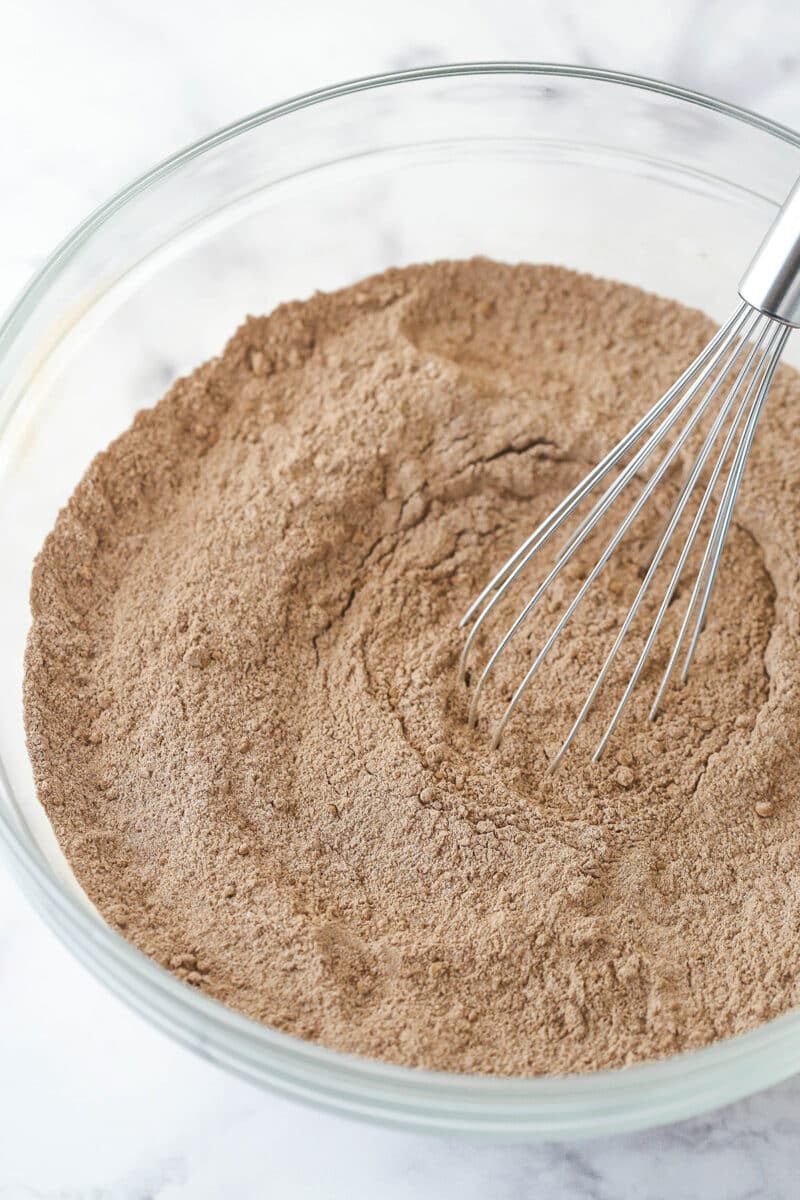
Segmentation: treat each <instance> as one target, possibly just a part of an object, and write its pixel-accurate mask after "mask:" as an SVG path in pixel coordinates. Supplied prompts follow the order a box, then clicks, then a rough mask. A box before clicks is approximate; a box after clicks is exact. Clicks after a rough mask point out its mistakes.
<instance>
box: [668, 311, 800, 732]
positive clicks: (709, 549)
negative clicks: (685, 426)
mask: <svg viewBox="0 0 800 1200" xmlns="http://www.w3.org/2000/svg"><path fill="white" fill-rule="evenodd" d="M788 335H789V330H788V329H784V328H781V327H778V328H777V329H773V332H772V337H771V338H770V341H769V343H768V345H767V347H766V348H765V350H764V353H763V355H762V359H761V362H760V363H759V366H758V368H757V372H756V375H755V376H754V378H753V380H752V381H751V384H750V387H749V388H748V390H747V393H746V394H745V397H744V399H743V402H742V406H744V404H746V403H747V400H748V398H749V396H750V395H752V392H753V389H754V387H755V386H756V384H757V391H756V394H755V398H754V400H753V403H752V407H751V411H750V414H749V416H748V418H747V421H746V424H745V430H744V433H743V435H742V438H741V439H740V443H739V446H738V447H737V450H736V452H735V455H734V460H733V464H732V466H731V469H730V471H729V473H728V477H727V479H726V481H725V486H724V488H723V492H722V497H721V499H720V502H719V505H718V507H717V511H716V513H715V514H714V520H713V523H712V526H711V532H710V533H709V537H708V541H707V542H706V547H705V550H704V552H703V557H702V559H701V562H700V566H699V567H698V570H697V574H696V576H695V580H694V584H693V586H692V591H691V594H690V596H689V600H688V602H687V605H686V609H685V611H684V614H683V618H682V620H681V624H680V627H679V629H678V634H677V636H676V639H675V644H674V646H673V648H672V653H671V654H670V657H669V660H668V662H667V665H666V668H665V670H664V674H663V676H662V679H661V682H660V684H659V687H658V691H657V692H656V695H655V699H654V700H653V703H652V705H651V708H650V713H649V717H650V720H651V721H652V720H654V719H655V717H656V715H657V714H658V710H659V708H660V706H661V701H662V699H663V696H664V693H665V691H666V689H667V686H668V684H669V681H670V678H671V677H672V674H673V672H674V669H675V664H676V662H677V660H678V656H679V655H680V651H681V646H682V645H683V641H684V638H685V636H686V631H687V629H688V628H689V624H690V622H691V619H692V615H693V614H694V613H695V610H697V620H696V623H695V630H694V634H693V636H692V640H691V642H690V646H689V650H688V653H687V655H686V660H685V662H684V667H683V671H682V672H681V680H682V682H684V683H685V682H686V676H687V673H688V669H689V664H690V663H691V660H692V657H693V655H694V650H695V647H696V645H697V639H698V638H699V636H700V631H701V629H702V627H703V621H704V619H705V611H706V607H707V604H708V598H709V597H710V594H711V586H712V585H713V576H712V575H711V574H710V572H709V566H710V564H711V562H712V559H713V562H714V566H713V568H712V570H713V572H714V573H716V566H717V565H718V563H719V557H720V555H721V552H722V546H723V543H724V540H725V535H726V533H727V529H728V525H729V524H730V519H731V515H732V513H733V507H734V504H735V501H736V495H737V493H738V489H739V484H740V483H741V479H742V475H743V474H744V466H745V462H746V460H747V455H748V453H749V449H750V444H751V443H752V439H753V435H754V433H755V429H756V424H757V422H758V417H759V415H760V412H761V408H762V407H763V404H764V401H765V400H766V396H767V392H768V391H769V387H770V384H771V382H772V376H773V375H774V373H775V368H776V367H777V365H778V362H779V360H780V356H781V353H782V351H783V346H784V343H785V342H786V338H787V337H788ZM740 413H741V409H740ZM740 413H737V416H736V418H735V423H734V424H735V425H738V422H739V419H740ZM718 474H719V471H718V470H717V468H716V467H715V471H714V473H712V478H711V479H710V480H709V488H708V489H707V491H710V490H711V488H713V485H714V484H715V483H716V478H717V476H718ZM704 499H705V498H704ZM702 507H703V505H702V504H701V508H702ZM701 515H702V513H701ZM696 520H697V518H696ZM697 523H698V524H699V521H697ZM695 532H696V531H695ZM704 584H705V587H704ZM701 589H703V601H701V603H700V607H699V609H698V608H697V600H698V596H699V595H700V592H701Z"/></svg>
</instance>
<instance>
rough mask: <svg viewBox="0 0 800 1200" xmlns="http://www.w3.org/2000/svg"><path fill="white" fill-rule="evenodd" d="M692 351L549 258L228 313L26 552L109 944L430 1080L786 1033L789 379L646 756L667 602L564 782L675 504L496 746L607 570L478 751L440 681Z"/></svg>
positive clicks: (40, 696) (797, 406)
mask: <svg viewBox="0 0 800 1200" xmlns="http://www.w3.org/2000/svg"><path fill="white" fill-rule="evenodd" d="M711 330H712V327H711V325H710V323H709V322H708V321H707V320H706V319H705V318H704V317H702V316H700V315H699V314H698V313H695V312H690V311H687V310H686V309H684V308H682V307H681V306H679V305H677V304H675V303H672V302H669V301H666V300H661V299H657V298H655V297H653V296H649V295H645V294H643V293H641V292H639V291H637V290H635V289H633V288H630V287H625V286H623V285H621V284H617V283H611V282H607V281H604V280H597V279H591V278H588V277H585V276H580V275H575V274H572V273H571V272H568V271H566V270H561V269H558V268H554V267H532V266H521V267H508V266H501V265H497V264H494V263H491V262H487V261H484V260H476V261H472V262H466V263H438V264H435V265H433V266H423V267H414V268H409V269H407V270H395V271H388V272H386V273H385V274H384V275H382V276H379V277H377V278H374V279H369V280H366V281H365V282H363V283H361V284H359V285H358V286H356V287H353V288H350V289H348V290H346V291H342V292H339V293H336V294H334V295H317V296H315V297H314V298H313V299H311V300H309V301H308V302H307V303H296V304H289V305H285V306H283V307H281V308H280V309H278V310H277V311H276V312H275V313H273V314H272V315H271V316H269V317H265V318H258V319H250V320H248V321H247V322H246V323H245V325H244V326H243V327H242V328H241V329H240V330H239V332H238V333H237V334H236V336H235V337H234V338H233V340H232V341H231V342H230V344H229V345H228V347H227V349H226V350H225V353H224V354H223V355H222V357H220V358H217V359H213V360H212V361H210V362H209V363H207V364H205V365H204V366H202V367H200V368H199V369H198V370H197V371H195V372H194V374H193V375H191V376H190V377H188V378H186V379H180V380H178V382H177V383H176V384H175V385H174V386H173V387H172V389H171V390H170V391H169V393H168V394H167V396H166V397H165V398H164V399H163V400H162V401H161V403H160V404H158V405H157V406H156V407H155V408H154V409H152V410H150V411H146V412H142V413H140V414H139V415H138V416H137V418H136V420H135V421H134V423H133V426H132V427H131V429H130V430H129V431H128V432H127V433H125V434H124V435H123V436H122V437H121V438H119V439H118V440H117V441H116V442H115V443H114V444H113V445H112V446H111V447H110V448H109V449H108V450H107V451H105V452H104V453H103V454H100V455H99V456H98V457H97V458H96V459H95V461H94V462H93V464H92V465H91V467H90V468H89V470H88V472H87V473H86V475H85V477H84V478H83V480H82V481H81V483H80V484H79V486H78V488H77V490H76V492H75V494H74V495H73V497H72V499H71V500H70V502H69V504H68V505H67V506H66V508H65V509H64V511H63V512H62V513H61V515H60V516H59V518H58V521H57V524H56V527H55V529H54V530H53V532H52V533H51V534H50V536H49V537H48V539H47V541H46V543H45V546H44V549H43V550H42V552H41V554H40V556H39V558H38V561H37V564H36V568H35V572H34V579H33V589H32V606H33V614H34V623H33V628H32V631H31V635H30V642H29V648H28V656H27V675H26V680H25V705H26V717H27V728H28V737H29V745H30V753H31V758H32V760H33V765H34V769H35V775H36V780H37V784H38V787H39V791H40V795H41V798H42V800H43V802H44V804H45V807H46V809H47V812H48V814H49V816H50V818H51V819H52V822H53V824H54V826H55V829H56V832H57V834H58V836H59V838H60V841H61V844H62V846H63V848H64V850H65V852H66V854H67V856H68V857H69V859H70V861H71V863H72V865H73V867H74V870H75V872H76V874H77V877H78V879H79V881H80V883H81V884H82V885H83V887H84V888H85V889H86V891H87V893H88V894H89V896H90V897H91V899H92V900H93V901H94V902H95V904H96V905H97V906H98V908H99V909H100V911H101V912H102V913H103V915H104V916H105V917H106V918H107V919H108V920H109V921H110V922H111V923H112V924H113V925H115V926H116V927H117V928H118V929H121V930H123V931H124V933H125V935H126V937H128V938H130V939H131V940H132V941H133V942H135V943H136V945H138V946H139V947H141V949H143V950H144V951H145V953H147V954H149V955H151V956H152V957H154V958H155V959H157V960H158V961H159V962H161V963H162V964H163V965H164V966H167V967H169V968H170V969H171V970H172V971H174V972H175V973H176V974H178V975H179V976H180V977H181V978H184V979H187V980H188V981H189V983H190V984H193V985H195V986H196V987H198V988H201V989H202V990H203V991H204V992H206V993H207V994H208V995H210V996H214V997H216V998H218V999H219V1000H222V1001H224V1002H225V1003H227V1004H230V1005H233V1006H234V1007H236V1008H239V1009H241V1010H242V1011H244V1012H245V1013H248V1014H249V1015H251V1016H253V1017H257V1018H259V1019H261V1020H263V1021H266V1022H269V1023H270V1024H271V1025H274V1026H276V1027H278V1028H280V1029H284V1030H287V1031H289V1032H291V1033H294V1034H298V1035H300V1036H302V1037H306V1038H314V1039H318V1040H319V1041H321V1042H323V1043H324V1044H326V1045H328V1046H333V1047H336V1048H337V1049H341V1050H348V1051H354V1052H357V1053H359V1054H366V1055H373V1056H376V1057H380V1058H385V1059H391V1060H393V1061H395V1062H401V1063H410V1064H418V1065H424V1066H428V1067H438V1068H445V1069H452V1070H463V1071H483V1072H497V1073H528V1072H555V1071H568V1070H587V1069H591V1068H596V1067H606V1066H616V1065H619V1064H622V1063H630V1062H633V1061H636V1060H639V1059H646V1058H651V1057H655V1056H658V1055H665V1054H670V1053H673V1052H674V1051H677V1050H682V1049H685V1048H688V1047H692V1046H699V1045H701V1044H703V1043H705V1042H709V1041H711V1040H712V1039H715V1038H719V1037H724V1036H727V1035H729V1034H733V1033H736V1032H737V1031H739V1030H743V1029H747V1028H749V1027H750V1026H752V1025H755V1024H756V1023H757V1022H759V1021H761V1020H763V1019H765V1018H767V1017H770V1016H772V1015H774V1014H776V1013H779V1012H782V1011H784V1010H785V1009H787V1008H789V1007H790V1006H791V1005H792V1004H796V1003H798V1002H800V937H799V936H798V929H799V928H800V825H798V811H800V810H799V809H798V804H799V801H798V788H799V786H800V750H798V745H799V744H800V743H799V741H798V736H799V734H800V729H799V726H800V692H799V691H798V669H797V664H798V656H800V596H799V595H798V593H799V590H800V575H799V569H798V563H800V490H798V481H800V377H798V375H797V374H796V373H795V372H793V371H791V370H789V369H788V368H782V369H780V370H779V372H778V375H777V378H776V381H775V385H774V389H773V393H772V395H771V397H770V400H769V403H768V405H767V409H766V411H765V415H764V417H763V421H762V427H761V428H760V430H759V436H758V438H757V440H756V445H755V448H754V451H753V455H752V459H751V462H750V465H749V468H748V473H747V476H746V480H745V484H744V487H743V491H742V496H741V499H740V503H739V506H738V509H737V517H736V524H735V526H734V528H733V529H732V531H731V536H730V538H729V543H728V546H727V548H726V552H725V557H724V563H723V567H722V570H721V577H720V580H719V584H718V587H717V591H716V594H715V601H714V604H713V607H712V612H711V616H710V620H709V624H708V627H707V629H706V631H705V632H704V634H703V636H702V638H701V642H700V646H699V651H698V655H697V660H696V665H695V670H694V675H693V677H692V679H691V680H690V683H689V685H688V687H686V688H683V689H681V688H679V687H677V686H676V687H674V688H673V689H672V690H671V691H670V693H669V695H668V698H667V701H666V704H665V707H664V711H663V715H662V716H661V718H660V719H659V721H658V723H657V724H656V725H655V726H648V724H647V721H646V719H645V717H646V709H647V704H648V702H649V700H650V698H651V697H652V694H653V690H654V687H655V684H656V683H657V680H658V678H659V675H660V669H662V668H663V665H664V662H665V660H666V655H667V652H668V649H669V645H670V634H673V635H674V633H675V630H676V628H677V621H678V619H679V617H680V612H681V606H680V605H674V606H673V607H672V608H671V609H670V612H669V614H668V626H669V627H668V629H667V630H666V632H665V636H664V638H663V639H662V643H661V645H660V649H659V651H658V653H656V654H655V655H654V658H653V662H652V664H651V667H650V668H649V669H648V671H647V672H646V675H645V678H644V679H643V681H642V686H640V688H639V689H638V691H637V693H636V696H635V698H634V701H633V702H632V704H631V706H630V710H629V712H628V713H627V714H626V717H625V720H624V722H623V724H622V726H621V727H620V729H619V730H618V732H617V735H616V736H615V739H614V741H613V742H612V743H611V745H610V746H609V749H608V751H607V754H606V756H605V758H604V759H603V761H602V762H601V763H600V764H596V765H595V764H591V763H590V762H589V761H588V752H589V750H590V749H591V746H592V745H593V744H594V742H595V741H596V740H597V737H598V736H599V734H600V732H601V731H602V727H603V718H607V717H608V716H609V715H610V712H611V710H612V707H613V704H614V703H615V701H616V699H617V697H618V694H619V692H618V689H617V688H616V687H614V686H612V687H610V688H609V689H607V690H606V693H605V694H604V696H603V698H602V701H601V703H600V704H599V705H598V709H597V712H596V713H595V714H594V715H593V717H592V718H591V719H590V721H589V722H588V725H587V728H586V730H585V731H584V735H582V736H581V738H579V739H578V744H577V746H576V747H575V749H574V750H573V752H572V753H571V755H570V756H569V758H568V759H567V761H566V762H565V764H564V766H563V769H562V770H561V771H560V772H559V773H558V774H556V775H555V776H548V775H546V774H545V767H546V764H547V761H548V758H549V757H550V756H551V755H552V753H553V751H554V750H555V748H556V747H557V745H558V742H559V737H560V736H561V735H563V734H564V732H565V731H566V729H567V728H568V727H569V724H570V722H571V719H572V717H573V716H574V714H575V712H576V711H577V708H578V707H579V705H580V702H581V700H582V698H583V696H584V695H585V693H586V689H587V686H588V684H589V683H590V682H591V678H592V671H593V669H596V668H597V666H598V665H599V663H600V661H601V655H602V653H603V652H604V650H605V649H607V647H608V644H609V641H610V639H611V638H612V637H613V632H612V629H613V626H614V620H615V615H618V614H619V612H620V610H621V607H622V605H623V604H624V602H625V600H626V599H629V598H630V596H631V594H632V593H631V588H635V587H636V585H637V583H638V580H639V578H640V577H641V569H642V563H643V562H645V561H646V553H647V547H648V545H649V546H651V547H652V538H653V536H654V535H655V533H656V531H657V528H658V521H657V514H656V515H654V516H653V517H652V518H650V522H649V524H648V523H647V522H645V523H644V526H643V527H642V528H641V530H639V529H638V527H637V533H636V536H635V537H633V538H632V539H631V540H629V542H628V543H627V544H626V546H625V547H624V548H623V550H622V551H621V552H620V555H619V556H618V557H617V559H615V562H614V566H613V568H612V569H611V570H610V571H609V572H606V573H604V575H603V576H602V577H601V580H600V581H599V583H598V585H597V587H596V589H593V591H592V593H591V594H590V597H589V599H588V600H587V603H586V605H585V606H584V607H583V608H582V609H581V610H580V612H579V615H578V616H577V617H576V620H575V624H574V628H573V632H572V634H571V635H569V636H567V637H565V638H563V639H561V641H560V642H559V644H558V645H557V647H556V649H555V650H554V653H553V655H552V658H551V659H550V660H548V663H547V665H546V667H545V668H544V669H543V670H542V674H541V677H540V680H539V683H538V686H536V687H535V688H534V689H532V691H531V693H530V694H529V695H528V697H527V698H526V700H525V702H524V703H523V704H522V705H521V707H520V710H519V713H518V715H517V716H516V717H515V719H514V720H513V721H512V723H511V724H510V725H509V727H508V731H507V737H506V740H505V741H504V743H503V746H502V748H501V750H500V751H499V752H493V751H492V750H491V749H490V748H489V745H488V732H487V731H488V725H489V722H490V721H493V720H495V719H496V718H497V716H498V715H499V713H500V711H501V707H502V704H503V702H504V698H505V699H507V697H508V695H509V694H510V690H511V688H512V686H513V684H514V683H515V682H516V681H517V680H518V679H519V678H520V677H521V675H522V674H523V672H524V669H525V667H526V665H527V664H528V663H529V662H530V659H531V653H532V649H533V647H534V646H536V645H538V644H539V643H540V642H541V640H542V638H543V635H544V633H545V631H546V630H547V629H549V627H550V625H551V624H552V621H553V619H554V613H555V612H556V610H557V608H558V604H559V602H560V601H563V599H564V598H565V597H566V596H567V595H568V594H569V587H570V584H571V586H572V587H573V588H574V587H575V586H576V583H577V579H578V578H579V575H580V571H581V568H582V567H583V568H585V566H586V564H587V563H588V562H589V561H590V558H591V556H592V555H593V554H596V553H597V545H596V544H595V545H594V546H593V547H592V548H590V549H589V550H588V551H587V553H586V554H585V555H584V557H583V561H582V563H580V562H579V563H578V564H577V566H576V568H575V570H573V571H572V573H571V576H570V578H569V579H567V580H566V581H565V584H564V586H563V588H562V589H561V591H557V592H556V594H555V595H554V596H553V597H552V598H550V599H548V602H547V604H546V605H545V606H544V611H542V612H541V613H538V614H537V615H536V617H535V619H534V620H532V621H531V622H530V626H529V627H526V630H525V633H524V636H522V637H521V638H520V639H519V641H518V643H514V644H513V646H512V648H511V649H510V650H509V653H508V656H507V660H506V662H505V663H504V665H503V669H502V671H500V672H499V674H498V679H497V682H496V686H494V687H491V688H489V689H488V691H487V696H486V703H485V705H484V714H483V718H482V721H481V724H480V726H479V728H478V729H477V730H470V729H468V728H467V727H466V724H465V709H466V697H465V694H464V693H463V691H461V690H459V689H458V688H457V687H456V685H455V662H456V658H457V654H458V651H459V649H460V646H461V635H459V634H458V633H457V632H456V631H455V625H456V622H457V620H458V617H459V616H460V614H461V613H462V611H463V610H464V608H465V607H466V605H467V603H468V602H469V600H470V599H471V598H472V597H473V595H474V594H475V592H476V591H477V590H479V588H480V587H481V586H482V585H483V583H484V582H485V581H486V579H487V578H488V576H489V574H490V572H491V571H492V570H493V569H494V568H495V567H496V566H497V565H498V564H499V562H500V561H502V559H503V558H504V556H505V555H506V554H507V553H509V552H510V550H511V549H512V548H513V547H514V546H515V545H516V544H517V543H518V541H519V540H520V539H521V538H522V537H523V536H524V535H525V534H526V533H527V532H529V530H530V529H531V528H532V526H533V524H534V522H535V521H536V520H537V519H538V518H539V517H541V516H542V515H544V513H545V512H546V511H547V510H548V509H549V508H550V507H551V506H552V504H553V503H554V502H555V501H556V500H557V499H558V498H560V496H561V495H562V494H563V493H564V492H565V491H566V490H567V489H568V488H569V486H570V485H571V484H572V483H574V482H575V481H576V479H577V478H578V477H579V476H580V475H581V474H582V473H583V472H584V471H585V470H586V468H587V466H588V464H590V463H591V462H593V461H594V460H596V459H597V458H598V457H599V456H600V455H601V453H602V452H603V451H604V450H605V449H606V448H607V447H608V445H609V444H610V442H611V440H612V439H613V438H615V437H616V436H617V435H618V434H619V433H620V432H621V431H622V430H623V429H624V428H626V427H627V426H628V425H629V424H630V423H631V421H632V419H633V417H634V415H635V414H638V413H640V412H642V411H643V409H644V407H645V406H646V405H647V404H649V403H650V402H651V400H652V398H654V397H655V395H656V394H658V392H660V391H661V390H662V389H663V388H664V387H665V386H666V385H667V384H668V383H669V382H670V381H671V380H672V379H673V378H674V377H676V376H677V375H678V374H679V373H680V371H681V370H682V368H683V367H684V366H685V364H686V362H687V361H688V359H689V357H690V356H691V355H693V354H694V353H696V352H697V351H698V350H699V348H700V347H701V345H702V344H703V343H704V342H705V340H706V339H707V337H708V336H709V334H710V333H711ZM668 503H669V497H668V495H667V493H666V491H665V492H664V494H663V496H662V505H661V509H662V519H663V512H664V511H665V510H666V508H667V506H668ZM637 572H638V574H637ZM530 583H531V579H530V578H529V579H528V582H527V584H526V588H525V590H524V595H529V594H530V590H531V588H530ZM682 595H683V597H684V599H685V596H686V592H685V591H683V592H682ZM522 598H523V593H516V594H515V597H514V599H515V602H516V605H518V604H519V603H520V602H521V599H522ZM652 611H653V609H652V606H651V608H650V613H651V614H652ZM501 627H502V623H500V622H499V623H498V625H496V626H494V627H493V629H492V630H490V631H489V632H490V634H491V637H490V636H487V638H486V640H485V641H484V642H483V646H482V648H480V649H481V653H479V654H478V655H476V661H480V659H481V657H482V656H485V653H486V651H487V649H488V648H489V646H490V645H491V643H492V640H493V639H496V637H497V635H498V632H499V629H500V628H501ZM637 651H638V643H637V641H636V639H635V638H634V639H632V640H631V643H630V649H627V650H626V652H625V655H623V659H624V662H623V666H625V665H627V666H628V668H630V666H631V665H632V662H633V660H634V656H635V653H636V652H637ZM626 656H627V657H626ZM620 678H621V676H620Z"/></svg>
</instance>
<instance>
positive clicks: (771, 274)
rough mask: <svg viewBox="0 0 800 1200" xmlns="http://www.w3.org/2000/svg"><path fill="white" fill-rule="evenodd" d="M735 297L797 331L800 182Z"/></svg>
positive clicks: (799, 315)
mask: <svg viewBox="0 0 800 1200" xmlns="http://www.w3.org/2000/svg"><path fill="white" fill-rule="evenodd" d="M739 295H740V296H741V297H742V299H743V300H744V301H745V303H747V304H749V305H750V306H751V307H752V308H757V309H758V311H759V312H762V313H764V315H765V316H767V317H774V318H775V320H776V321H782V322H783V323H784V325H791V326H792V327H793V328H794V329H798V328H800V179H798V181H797V183H796V184H795V185H794V187H793V188H792V190H791V192H790V193H789V195H788V196H787V197H786V200H785V201H784V203H783V205H782V207H781V210H780V212H779V213H778V215H777V217H776V218H775V220H774V221H773V222H772V224H771V225H770V227H769V230H768V231H767V236H766V237H765V238H764V240H763V242H762V243H761V245H760V246H759V248H758V250H757V251H756V254H755V257H754V258H753V261H752V262H751V263H750V266H749V267H748V268H747V270H746V271H745V273H744V275H743V276H742V282H741V283H740V284H739Z"/></svg>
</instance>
